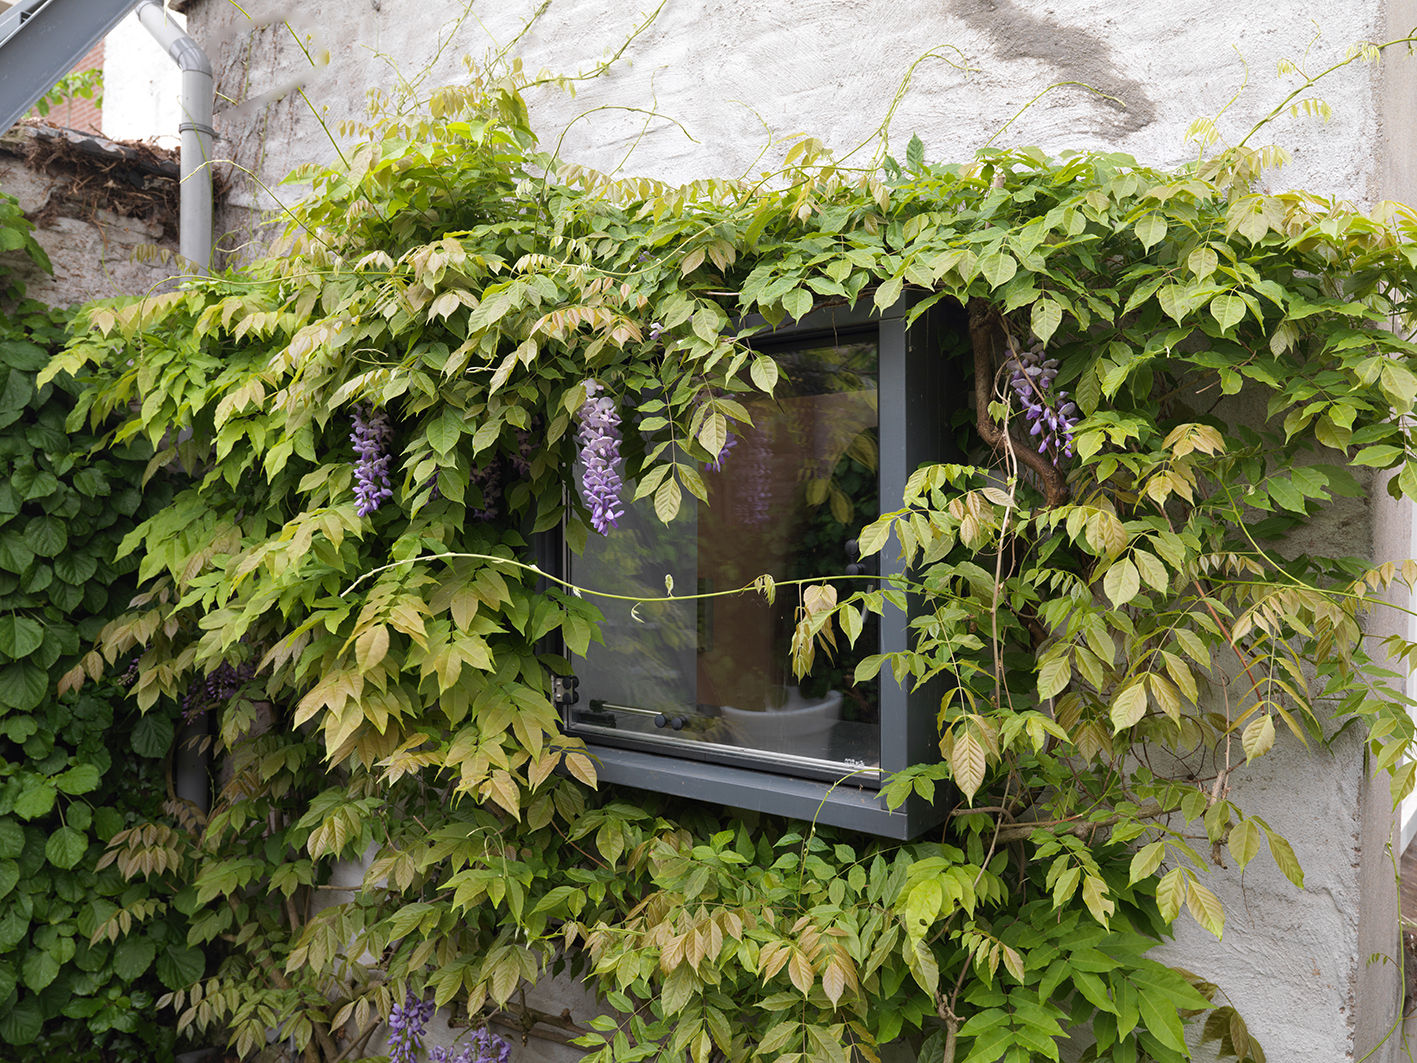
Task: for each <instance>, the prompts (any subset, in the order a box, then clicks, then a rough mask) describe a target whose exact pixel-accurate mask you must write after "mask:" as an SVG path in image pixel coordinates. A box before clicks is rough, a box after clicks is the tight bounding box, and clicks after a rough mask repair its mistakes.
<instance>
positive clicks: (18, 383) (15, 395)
mask: <svg viewBox="0 0 1417 1063" xmlns="http://www.w3.org/2000/svg"><path fill="white" fill-rule="evenodd" d="M33 395H34V381H33V379H32V378H31V376H30V374H29V373H26V372H24V371H23V370H20V369H11V370H10V372H9V373H8V374H7V375H6V377H5V386H4V387H3V388H0V414H10V415H13V416H10V417H9V418H8V419H5V418H0V423H3V424H14V422H15V421H16V420H17V419H18V417H19V413H20V411H21V410H23V409H24V408H25V407H26V406H27V405H29V401H30V398H31V396H33Z"/></svg>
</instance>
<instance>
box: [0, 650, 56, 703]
mask: <svg viewBox="0 0 1417 1063" xmlns="http://www.w3.org/2000/svg"><path fill="white" fill-rule="evenodd" d="M48 694H49V673H48V672H46V671H45V670H44V669H43V668H41V667H40V666H39V665H38V664H36V663H35V662H34V661H32V660H29V661H16V662H14V663H13V664H10V665H6V666H5V667H4V668H3V669H0V705H5V706H8V707H9V708H12V709H19V710H21V711H22V712H28V711H29V710H31V709H34V708H37V707H38V706H39V704H40V703H41V702H42V701H44V699H45V697H47V696H48Z"/></svg>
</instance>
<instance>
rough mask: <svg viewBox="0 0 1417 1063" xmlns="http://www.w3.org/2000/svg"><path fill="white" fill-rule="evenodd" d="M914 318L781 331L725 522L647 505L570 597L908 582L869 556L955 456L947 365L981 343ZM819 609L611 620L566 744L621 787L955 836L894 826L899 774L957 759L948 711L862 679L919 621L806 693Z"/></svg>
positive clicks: (674, 612)
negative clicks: (804, 666) (777, 374)
mask: <svg viewBox="0 0 1417 1063" xmlns="http://www.w3.org/2000/svg"><path fill="white" fill-rule="evenodd" d="M909 309H910V303H909V302H908V301H907V300H902V301H901V302H900V303H898V304H897V305H896V306H894V307H892V308H891V309H890V310H888V311H887V312H886V313H885V314H883V315H876V314H874V313H870V312H868V311H867V310H866V309H863V308H857V309H851V308H846V307H836V308H824V309H820V310H816V311H813V312H812V313H810V314H808V315H807V316H806V317H805V318H803V319H802V320H801V321H800V322H798V323H796V324H794V325H791V326H788V327H784V328H780V329H776V330H768V329H765V330H764V331H763V333H762V334H761V335H760V336H759V337H758V338H757V339H756V340H755V341H754V346H756V347H759V348H760V349H761V350H763V351H765V352H766V353H769V354H771V355H772V356H773V357H774V358H775V359H776V360H777V362H778V365H779V368H780V370H781V379H780V381H779V384H778V387H777V393H776V395H775V396H774V397H773V398H772V399H770V400H769V399H762V400H759V401H757V402H755V403H751V404H749V412H750V413H751V415H752V417H753V422H754V423H753V425H752V426H751V427H748V426H738V434H737V435H736V436H735V438H734V439H733V441H732V443H731V444H730V445H729V446H728V448H727V449H726V450H725V452H724V453H723V455H721V457H720V461H719V463H718V468H716V469H715V468H709V469H707V470H705V471H704V480H705V484H706V486H707V490H708V496H709V501H708V504H707V505H698V506H697V507H696V508H689V509H687V510H686V511H685V512H681V514H680V516H679V517H678V518H677V519H676V520H675V521H674V522H673V523H671V524H669V525H667V526H666V525H664V524H661V523H660V522H659V521H658V519H657V518H656V517H655V515H654V512H653V509H652V507H651V506H650V504H649V500H648V499H644V500H642V501H641V502H638V503H634V504H632V505H630V506H629V507H628V511H627V513H626V515H625V516H624V517H623V518H622V519H621V521H620V525H619V527H618V528H617V529H616V530H615V531H614V532H613V533H612V534H611V535H609V536H598V535H592V536H591V537H590V541H589V542H588V543H587V545H586V548H585V551H584V553H582V554H581V555H579V556H567V558H566V559H565V560H566V568H567V572H568V578H569V579H570V580H571V581H572V582H575V583H578V584H580V585H583V586H587V587H596V588H609V587H616V588H626V587H628V588H629V590H628V591H627V593H632V594H642V595H644V596H645V597H653V596H656V595H661V594H663V593H664V591H663V588H664V585H665V584H664V581H665V576H666V575H668V576H670V577H671V578H672V580H673V585H674V587H675V588H676V590H677V591H679V592H680V593H683V592H685V590H686V589H691V590H693V591H695V592H697V593H700V594H715V593H716V592H719V591H726V590H731V589H733V588H737V587H742V586H744V585H747V584H749V583H751V582H752V581H753V580H754V579H755V578H756V577H758V576H759V575H762V574H764V573H766V574H768V575H771V576H772V577H773V579H774V580H776V581H786V580H794V579H807V578H813V577H831V576H840V575H843V574H850V575H852V576H854V577H856V578H853V579H846V580H837V581H836V582H835V583H834V586H836V587H837V589H838V592H839V593H840V594H841V596H842V597H845V596H846V595H847V594H849V593H851V592H852V591H855V590H861V589H866V588H868V587H870V586H873V585H876V581H874V580H870V579H869V577H871V576H878V577H882V578H885V579H889V578H890V577H891V576H893V575H898V574H899V562H898V560H896V559H894V558H891V557H887V556H879V557H871V558H869V559H867V561H866V562H863V561H862V559H861V558H860V557H859V555H858V554H857V552H856V542H855V540H856V538H857V536H858V535H859V533H860V530H861V528H862V527H864V526H865V525H867V524H869V523H871V522H872V521H873V520H875V519H876V517H878V516H879V515H880V514H881V513H882V512H884V511H887V510H891V509H895V508H897V507H898V506H899V505H900V499H901V496H902V493H903V491H904V486H905V480H906V477H907V476H908V475H909V473H910V472H911V471H912V470H913V469H915V468H916V467H917V466H919V465H921V464H925V463H928V462H932V461H938V460H940V459H941V458H942V457H943V439H944V436H945V431H944V430H945V427H946V422H947V420H948V411H949V410H950V409H951V404H950V395H949V394H947V391H948V389H947V387H946V384H945V373H944V369H943V367H944V365H945V362H946V359H945V357H944V354H943V348H944V347H945V346H946V344H948V343H952V342H953V338H954V337H957V336H959V335H962V333H963V328H962V324H961V319H960V318H961V314H960V312H959V309H958V307H955V308H954V309H953V311H952V310H950V309H948V308H946V307H944V306H936V307H933V308H931V309H930V310H929V311H927V312H926V313H925V314H923V315H922V316H921V317H920V318H919V319H918V320H917V321H916V322H915V323H914V324H913V325H911V326H910V327H909V328H908V329H907V327H906V318H907V315H908V313H909ZM878 565H879V566H880V567H881V570H880V571H877V566H878ZM861 577H868V578H866V579H863V578H861ZM825 582H829V583H830V582H832V581H831V580H830V579H827V580H825ZM800 601H801V588H799V587H795V586H787V587H781V588H779V589H778V591H777V594H776V599H775V601H774V602H773V603H771V604H769V603H768V602H767V601H766V600H765V598H764V597H763V596H762V595H761V594H757V593H751V592H750V593H745V594H737V595H725V596H716V597H708V598H700V599H698V600H696V601H689V602H669V603H643V604H640V605H638V606H635V607H633V609H632V606H631V603H628V602H616V601H610V602H608V603H607V602H603V601H602V602H598V603H597V604H598V605H599V606H600V608H601V609H602V611H603V612H604V613H605V622H604V624H603V627H602V632H603V635H604V639H605V643H604V645H597V644H593V645H592V646H591V648H590V650H589V652H588V653H587V655H586V657H585V659H584V660H582V661H577V662H576V664H575V667H576V680H577V683H576V684H575V694H574V695H573V696H572V697H567V698H563V701H568V702H570V703H569V704H564V705H563V710H562V711H563V721H564V726H565V728H566V730H567V732H568V733H570V734H573V735H576V736H578V737H580V738H582V739H583V740H584V741H585V742H586V744H587V745H588V746H589V747H590V749H591V752H592V753H593V754H594V755H595V756H596V757H597V759H598V760H599V770H600V776H601V778H602V780H604V781H606V782H610V783H618V784H624V785H630V786H637V787H641V788H647V789H653V790H658V791H662V792H665V793H671V794H677V795H680V796H683V797H689V798H695V799H699V800H705V801H714V802H718V803H722V804H725V805H731V806H736V807H744V808H753V809H757V810H760V811H764V812H773V813H778V814H782V815H788V816H794V817H797V818H800V819H807V820H811V819H815V820H817V821H819V822H822V823H829V824H834V825H837V826H844V827H850V828H854V829H858V830H863V831H869V832H872V833H877V834H883V835H889V836H892V837H898V838H906V837H910V836H912V835H914V834H916V833H918V832H919V831H921V830H924V829H925V828H926V827H928V826H930V825H932V824H933V823H936V822H938V821H939V819H940V813H938V812H936V811H935V810H934V809H932V808H930V807H929V806H926V805H925V804H924V803H923V802H914V803H908V804H907V805H905V806H902V807H901V808H899V809H897V810H895V811H891V810H888V809H887V808H886V806H885V803H884V801H883V799H882V798H881V796H880V794H879V792H878V791H879V789H880V786H881V784H882V782H883V780H884V779H885V777H886V776H887V775H889V774H890V773H891V772H894V771H898V770H900V769H901V768H904V767H907V766H908V765H910V764H914V763H920V762H921V761H924V760H928V759H934V758H935V757H937V756H938V741H937V735H936V730H935V714H936V710H937V708H938V705H939V700H940V692H939V691H938V690H935V691H931V690H929V689H926V690H921V691H907V690H905V689H904V688H902V687H901V686H900V685H898V684H896V683H895V682H894V681H893V680H892V679H891V678H890V674H889V669H887V670H886V674H885V675H884V676H883V677H881V678H879V679H873V680H871V681H869V682H863V683H857V682H856V681H855V678H854V672H855V667H856V663H857V662H858V661H859V660H860V659H861V658H862V657H864V656H866V655H868V654H873V653H881V652H889V651H891V650H896V649H904V648H905V646H906V630H907V618H906V617H905V616H903V615H902V614H900V613H898V612H896V613H892V612H891V611H888V612H887V614H886V617H885V618H884V620H880V621H877V620H876V619H875V618H871V619H870V620H869V621H868V624H867V626H866V628H865V629H864V630H863V632H862V633H861V635H860V637H859V638H858V639H857V642H856V646H855V648H854V649H852V648H850V647H848V646H847V645H846V644H845V642H844V640H840V639H839V640H838V641H839V643H840V644H839V646H838V652H837V653H835V654H833V655H831V656H828V655H826V654H824V653H821V652H818V653H817V655H816V658H815V661H814V663H813V667H812V669H811V670H810V671H809V672H808V673H807V674H806V675H805V676H804V677H803V678H802V679H801V680H798V679H797V678H795V677H794V676H793V674H792V669H791V666H790V663H789V647H790V644H791V639H792V632H793V629H794V626H795V623H796V615H797V610H798V607H799V604H800ZM632 613H633V615H632Z"/></svg>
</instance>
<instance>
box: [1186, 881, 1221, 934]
mask: <svg viewBox="0 0 1417 1063" xmlns="http://www.w3.org/2000/svg"><path fill="white" fill-rule="evenodd" d="M1186 907H1187V908H1189V909H1190V912H1191V915H1192V916H1194V917H1195V920H1196V922H1197V923H1199V924H1200V925H1201V926H1203V927H1205V928H1206V929H1207V930H1209V931H1210V932H1211V933H1212V934H1214V935H1215V936H1216V937H1217V938H1218V937H1220V934H1221V931H1223V930H1224V929H1225V909H1224V908H1223V907H1222V906H1221V904H1220V898H1219V897H1217V896H1216V895H1215V894H1214V893H1211V892H1210V890H1208V889H1206V888H1205V887H1204V886H1202V885H1201V884H1200V883H1199V882H1197V881H1195V880H1192V881H1191V886H1190V889H1189V890H1187V891H1186Z"/></svg>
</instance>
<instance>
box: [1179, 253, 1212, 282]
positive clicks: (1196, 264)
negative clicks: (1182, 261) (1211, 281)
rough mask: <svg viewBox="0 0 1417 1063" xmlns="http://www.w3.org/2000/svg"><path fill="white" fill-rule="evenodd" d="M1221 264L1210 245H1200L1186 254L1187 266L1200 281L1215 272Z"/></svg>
mask: <svg viewBox="0 0 1417 1063" xmlns="http://www.w3.org/2000/svg"><path fill="white" fill-rule="evenodd" d="M1219 264H1220V260H1219V259H1218V258H1217V257H1216V255H1215V252H1214V251H1212V250H1211V249H1210V248H1209V247H1198V248H1196V249H1195V250H1194V251H1192V252H1191V253H1190V254H1189V255H1187V256H1186V268H1187V269H1189V270H1190V271H1191V272H1192V273H1194V274H1195V275H1196V280H1198V281H1203V280H1205V279H1206V278H1207V277H1209V276H1210V275H1211V274H1212V273H1214V272H1215V267H1216V266H1218V265H1219Z"/></svg>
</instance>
